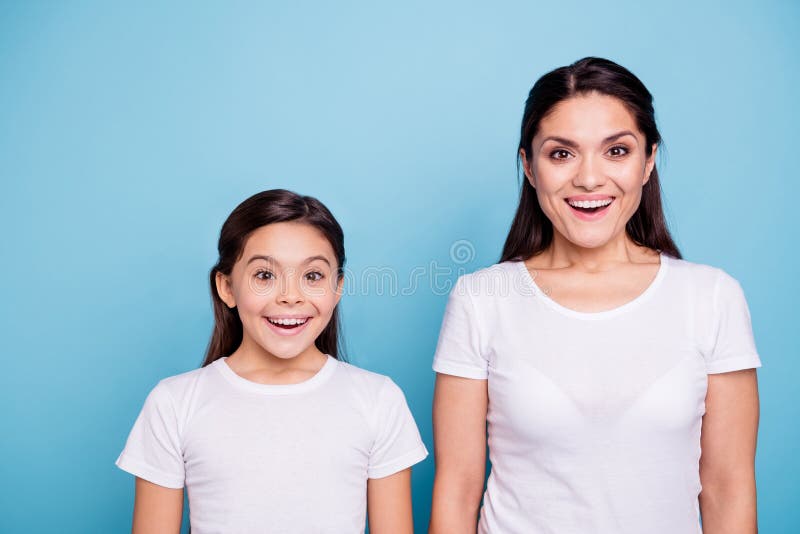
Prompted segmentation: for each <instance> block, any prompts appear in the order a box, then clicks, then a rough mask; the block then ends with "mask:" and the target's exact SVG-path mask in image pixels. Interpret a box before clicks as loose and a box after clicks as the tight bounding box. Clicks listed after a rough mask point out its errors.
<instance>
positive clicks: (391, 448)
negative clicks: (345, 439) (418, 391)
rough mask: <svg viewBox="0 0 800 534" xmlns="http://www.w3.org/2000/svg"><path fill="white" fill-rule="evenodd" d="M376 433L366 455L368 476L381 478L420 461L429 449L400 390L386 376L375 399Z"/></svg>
mask: <svg viewBox="0 0 800 534" xmlns="http://www.w3.org/2000/svg"><path fill="white" fill-rule="evenodd" d="M375 408H376V411H375V416H376V417H375V423H376V437H375V442H374V444H373V446H372V450H371V451H370V455H369V466H368V468H367V477H368V478H383V477H386V476H389V475H392V474H394V473H397V472H399V471H402V470H403V469H406V468H407V467H411V466H412V465H414V464H416V463H418V462H420V461H422V460H424V459H425V457H426V456H428V450H427V449H426V448H425V444H424V443H422V438H421V437H420V435H419V430H418V429H417V424H416V423H415V422H414V417H413V416H412V415H411V411H410V410H409V409H408V404H406V398H405V396H404V395H403V392H402V390H401V389H400V388H399V387H398V386H397V384H395V383H394V382H392V380H391V379H389V378H386V380H385V382H384V384H383V386H382V387H381V389H380V391H379V392H378V397H377V400H376V406H375Z"/></svg>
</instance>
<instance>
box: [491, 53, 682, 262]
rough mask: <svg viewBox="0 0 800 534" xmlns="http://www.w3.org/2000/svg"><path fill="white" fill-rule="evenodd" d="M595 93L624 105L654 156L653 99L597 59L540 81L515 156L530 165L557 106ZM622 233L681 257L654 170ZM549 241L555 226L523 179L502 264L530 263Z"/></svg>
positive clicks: (630, 76) (610, 64) (630, 77)
mask: <svg viewBox="0 0 800 534" xmlns="http://www.w3.org/2000/svg"><path fill="white" fill-rule="evenodd" d="M593 92H596V93H600V94H604V95H608V96H612V97H615V98H618V99H619V100H620V101H622V103H623V104H624V105H625V106H626V107H627V108H628V110H629V111H630V112H631V114H632V115H633V117H634V119H635V120H636V124H637V126H638V127H639V130H641V132H642V133H643V134H644V136H645V145H646V147H645V151H646V154H647V156H648V157H649V156H650V155H651V154H652V153H653V149H652V147H653V145H654V144H655V145H660V144H661V134H660V133H659V132H658V128H657V127H656V119H655V111H654V109H653V96H652V95H651V94H650V92H649V91H648V90H647V88H646V87H645V86H644V84H643V83H642V82H641V81H640V80H639V78H637V77H636V76H634V75H633V73H631V72H630V71H629V70H627V69H626V68H625V67H622V66H621V65H618V64H616V63H614V62H613V61H609V60H607V59H602V58H597V57H586V58H583V59H581V60H578V61H576V62H575V63H573V64H572V65H569V66H566V67H560V68H558V69H555V70H553V71H551V72H548V73H547V74H545V75H544V76H542V77H541V78H539V80H538V81H537V82H536V83H535V84H534V86H533V88H532V89H531V91H530V93H529V94H528V100H527V101H526V102H525V111H524V113H523V115H522V128H521V134H520V140H519V147H518V150H517V153H518V154H519V150H520V149H524V150H525V154H526V156H527V157H528V159H529V160H530V158H531V143H532V142H533V138H534V136H536V133H537V131H538V130H539V123H540V122H541V121H542V119H543V118H544V117H545V116H546V115H547V114H548V113H550V111H552V109H553V108H554V107H555V106H556V104H558V103H559V102H562V101H563V100H566V99H568V98H571V97H573V96H577V95H581V94H587V93H593ZM518 163H519V160H518ZM625 231H626V233H627V234H628V236H629V237H630V238H631V239H632V240H633V241H634V242H635V243H637V244H639V245H644V246H646V247H649V248H652V249H655V250H658V251H663V252H664V253H666V254H668V255H670V256H672V257H674V258H681V253H680V251H679V250H678V247H677V246H676V245H675V242H674V241H673V240H672V236H671V235H670V233H669V229H668V228H667V223H666V220H665V219H664V210H663V208H662V206H661V184H660V183H659V180H658V170H657V169H656V167H655V165H654V166H653V171H652V172H651V173H650V179H649V180H648V181H647V183H646V184H645V185H644V187H643V188H642V199H641V202H640V204H639V207H638V209H637V210H636V212H635V213H634V214H633V216H632V217H631V219H630V220H629V221H628V223H627V224H626V226H625ZM552 240H553V224H552V222H551V221H550V220H549V219H548V218H547V216H546V215H545V214H544V212H543V211H542V208H541V206H540V205H539V200H538V199H537V198H536V191H535V190H534V188H533V186H532V185H531V184H530V182H529V181H528V180H525V179H523V180H522V191H521V193H520V199H519V206H518V207H517V213H516V215H514V220H513V221H512V223H511V228H510V230H509V232H508V237H507V238H506V242H505V245H504V246H503V254H502V256H501V258H500V261H501V262H503V261H509V260H525V259H528V258H530V257H531V256H535V255H536V254H539V253H541V252H543V251H544V250H546V249H547V248H548V247H549V246H550V243H552Z"/></svg>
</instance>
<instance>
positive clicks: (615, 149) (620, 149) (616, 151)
mask: <svg viewBox="0 0 800 534" xmlns="http://www.w3.org/2000/svg"><path fill="white" fill-rule="evenodd" d="M628 152H630V151H629V150H628V147H626V146H625V145H615V146H612V147H611V148H609V149H608V154H609V156H611V157H613V158H620V157H622V156H625V155H626V154H628Z"/></svg>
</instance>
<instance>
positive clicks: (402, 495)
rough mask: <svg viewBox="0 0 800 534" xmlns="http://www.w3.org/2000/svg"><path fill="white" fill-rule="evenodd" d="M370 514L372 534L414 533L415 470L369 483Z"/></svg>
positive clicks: (368, 509)
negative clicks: (413, 498) (413, 479)
mask: <svg viewBox="0 0 800 534" xmlns="http://www.w3.org/2000/svg"><path fill="white" fill-rule="evenodd" d="M367 515H368V516H369V531H370V533H372V534H413V533H414V517H413V515H412V513H411V468H410V467H409V468H407V469H403V470H402V471H400V472H397V473H395V474H393V475H389V476H388V477H383V478H370V479H369V480H367Z"/></svg>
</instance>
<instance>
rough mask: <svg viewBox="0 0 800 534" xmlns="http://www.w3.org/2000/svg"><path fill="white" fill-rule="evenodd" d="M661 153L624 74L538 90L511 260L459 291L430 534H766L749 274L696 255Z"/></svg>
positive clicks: (646, 105)
mask: <svg viewBox="0 0 800 534" xmlns="http://www.w3.org/2000/svg"><path fill="white" fill-rule="evenodd" d="M659 143H660V135H659V133H658V130H657V128H656V124H655V120H654V112H653V106H652V97H651V95H650V93H649V92H648V90H647V89H646V88H645V87H644V85H643V84H642V83H641V82H640V81H639V80H638V79H637V78H636V77H635V76H634V75H633V74H631V73H630V72H629V71H627V70H626V69H624V68H623V67H621V66H619V65H617V64H615V63H613V62H610V61H607V60H603V59H599V58H584V59H582V60H580V61H577V62H576V63H574V64H572V65H570V66H568V67H562V68H560V69H556V70H554V71H552V72H550V73H548V74H546V75H545V76H543V77H542V78H541V79H540V80H539V81H537V83H536V84H535V85H534V87H533V88H532V89H531V92H530V95H529V98H528V100H527V103H526V107H525V113H524V116H523V120H522V135H521V139H520V145H519V155H520V161H521V163H522V167H523V169H524V171H525V176H526V178H527V180H526V181H525V182H524V183H523V187H522V195H521V198H520V204H519V208H518V210H517V214H516V217H515V219H514V221H513V223H512V226H511V230H510V232H509V235H508V238H507V240H506V243H505V247H504V250H503V255H502V258H501V263H499V264H497V265H494V266H492V267H490V268H488V269H484V270H481V271H478V272H477V273H473V274H471V275H467V276H464V277H461V278H460V279H459V280H458V283H457V284H456V287H455V288H454V289H453V291H452V293H451V296H450V300H449V302H448V306H447V311H446V313H445V319H444V323H443V325H442V331H441V334H440V338H439V344H438V346H437V351H436V356H435V359H434V369H435V370H436V371H437V372H438V374H437V381H436V393H435V400H434V440H435V456H436V466H437V472H436V480H435V483H434V496H433V509H432V517H431V532H432V533H435V534H444V533H447V534H451V533H458V532H475V529H476V523H478V531H479V532H481V533H492V534H494V533H500V534H513V533H524V534H531V533H539V532H543V533H544V532H546V533H551V532H553V533H559V534H560V533H590V532H591V533H614V534H621V533H637V534H640V533H644V532H647V533H648V534H653V533H658V534H660V533H663V534H682V533H699V532H705V533H706V534H708V533H714V532H724V533H728V534H731V533H739V532H741V533H744V532H748V533H752V532H755V531H756V506H755V481H754V467H753V464H754V455H755V442H756V432H757V426H758V394H757V385H756V375H755V368H756V367H759V366H760V360H759V357H758V354H757V352H756V348H755V344H754V342H753V336H752V330H751V326H750V316H749V312H748V309H747V304H746V302H745V299H744V296H743V293H742V290H741V287H740V286H739V284H738V282H737V281H736V280H735V279H733V278H732V277H730V276H729V275H727V274H726V273H725V272H724V271H722V270H720V269H716V268H713V267H710V266H706V265H699V264H695V263H690V262H688V261H684V260H682V259H681V256H680V253H679V251H678V249H677V247H676V246H675V244H674V243H673V241H672V238H671V237H670V234H669V231H668V230H667V227H666V223H665V221H664V217H663V213H662V209H661V200H660V186H659V182H658V173H657V171H656V166H655V156H656V152H657V149H658V145H659ZM487 422H488V445H489V452H490V459H491V462H492V470H491V473H490V476H489V480H488V483H487V488H486V492H485V494H484V495H483V497H484V498H483V505H482V507H481V510H480V520H479V521H478V519H477V517H476V516H477V514H478V506H479V502H480V500H481V494H482V492H483V481H484V466H485V451H486V444H487V432H486V423H487ZM701 427H702V457H701V455H700V449H701V447H700V445H701V432H700V431H701ZM701 482H702V493H700V490H701ZM698 494H699V502H698ZM698 514H701V515H702V519H703V527H702V530H701V527H700V524H699V521H698Z"/></svg>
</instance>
